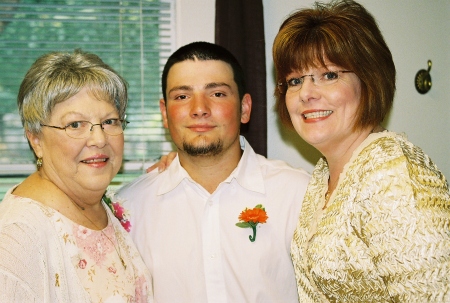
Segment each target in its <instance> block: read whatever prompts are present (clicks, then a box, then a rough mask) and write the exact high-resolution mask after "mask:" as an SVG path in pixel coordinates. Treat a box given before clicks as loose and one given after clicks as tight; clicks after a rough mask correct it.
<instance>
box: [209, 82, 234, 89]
mask: <svg viewBox="0 0 450 303" xmlns="http://www.w3.org/2000/svg"><path fill="white" fill-rule="evenodd" d="M221 86H226V87H228V88H230V89H231V86H230V85H229V84H228V83H225V82H211V83H208V84H206V85H205V88H206V89H208V88H217V87H221Z"/></svg>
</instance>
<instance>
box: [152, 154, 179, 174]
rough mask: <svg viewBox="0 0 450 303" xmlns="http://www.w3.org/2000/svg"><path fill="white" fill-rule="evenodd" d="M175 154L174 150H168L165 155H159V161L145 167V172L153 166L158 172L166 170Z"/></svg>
mask: <svg viewBox="0 0 450 303" xmlns="http://www.w3.org/2000/svg"><path fill="white" fill-rule="evenodd" d="M176 156H177V153H176V152H170V153H168V154H167V155H164V156H161V158H159V161H158V162H156V163H155V164H153V165H152V166H150V167H149V168H147V170H146V172H147V173H149V172H151V171H152V170H154V169H155V168H158V172H160V173H161V172H163V171H165V170H166V168H167V167H169V165H170V163H172V161H173V159H175V157H176Z"/></svg>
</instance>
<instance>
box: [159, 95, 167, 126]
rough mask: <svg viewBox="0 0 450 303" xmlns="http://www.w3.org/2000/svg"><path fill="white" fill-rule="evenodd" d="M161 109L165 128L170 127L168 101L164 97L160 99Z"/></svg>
mask: <svg viewBox="0 0 450 303" xmlns="http://www.w3.org/2000/svg"><path fill="white" fill-rule="evenodd" d="M159 110H160V111H161V115H162V120H163V125H164V127H165V128H169V124H168V123H167V107H166V101H165V100H164V99H160V100H159Z"/></svg>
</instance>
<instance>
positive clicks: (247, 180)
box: [157, 136, 265, 195]
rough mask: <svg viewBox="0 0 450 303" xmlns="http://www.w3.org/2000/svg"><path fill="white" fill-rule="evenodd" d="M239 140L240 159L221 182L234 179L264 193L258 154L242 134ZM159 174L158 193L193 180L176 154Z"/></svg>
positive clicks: (244, 185) (161, 193) (163, 192)
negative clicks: (160, 180) (160, 183)
mask: <svg viewBox="0 0 450 303" xmlns="http://www.w3.org/2000/svg"><path fill="white" fill-rule="evenodd" d="M239 142H240V145H241V149H242V150H243V151H244V152H243V154H242V157H241V160H240V161H239V163H238V166H237V167H236V168H235V169H234V170H233V172H232V173H231V174H230V175H229V176H228V178H226V179H225V180H224V181H223V182H226V183H230V182H231V181H233V179H235V180H236V181H237V182H238V183H239V185H240V186H242V187H243V188H246V189H248V190H251V191H254V192H259V193H262V194H264V193H265V188H264V179H263V175H262V171H261V168H260V166H259V162H258V157H260V156H259V155H257V154H256V153H255V151H254V150H253V148H252V147H251V146H250V144H249V143H248V142H247V140H246V139H245V138H244V137H243V136H240V138H239ZM161 174H162V175H161V178H164V179H163V181H164V182H162V184H163V185H162V186H160V187H159V188H158V193H157V194H158V195H163V194H166V193H168V192H170V191H171V190H173V189H175V188H176V187H177V186H178V185H180V183H181V182H182V181H183V180H184V179H187V180H189V181H191V182H194V181H193V180H192V178H191V177H190V176H189V174H188V173H187V171H186V170H185V169H184V168H183V167H182V166H181V164H180V159H179V158H178V155H177V156H176V157H175V159H174V160H173V161H172V163H171V164H170V165H169V167H168V168H167V170H166V171H165V172H163V173H161Z"/></svg>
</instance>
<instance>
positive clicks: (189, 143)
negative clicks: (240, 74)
mask: <svg viewBox="0 0 450 303" xmlns="http://www.w3.org/2000/svg"><path fill="white" fill-rule="evenodd" d="M166 94H167V101H164V100H163V99H162V100H160V108H161V113H162V116H163V122H164V127H166V128H168V129H169V131H170V134H171V136H172V140H173V141H174V143H175V145H176V146H177V148H178V150H179V151H180V152H185V153H187V154H189V155H191V156H216V155H220V154H223V153H224V152H226V151H227V150H228V149H230V148H231V147H233V148H236V146H237V148H240V147H239V128H240V124H241V122H242V123H246V122H248V120H249V118H250V110H251V99H250V96H249V95H245V96H244V98H243V100H242V104H241V100H240V99H239V93H238V88H237V85H236V83H235V81H234V78H233V71H232V69H231V67H230V66H229V64H227V63H225V62H223V61H219V60H207V61H198V60H196V61H192V60H186V61H182V62H179V63H176V64H174V65H173V66H172V67H171V69H170V70H169V73H168V75H167V88H166Z"/></svg>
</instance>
